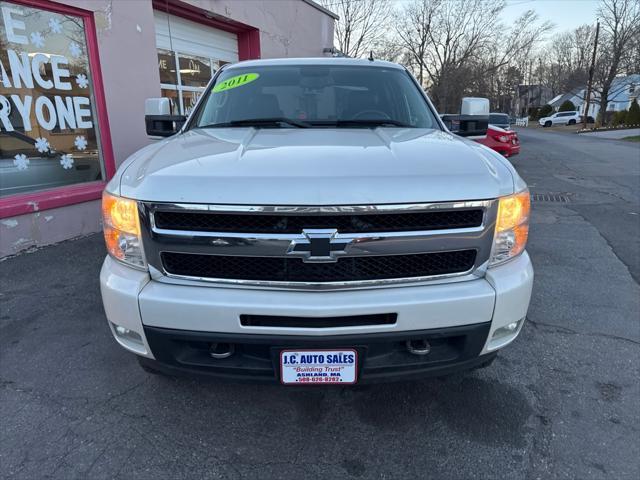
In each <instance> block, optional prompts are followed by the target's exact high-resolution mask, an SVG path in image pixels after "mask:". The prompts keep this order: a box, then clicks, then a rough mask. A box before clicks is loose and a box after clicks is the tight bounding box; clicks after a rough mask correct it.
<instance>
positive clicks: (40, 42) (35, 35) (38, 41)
mask: <svg viewBox="0 0 640 480" xmlns="http://www.w3.org/2000/svg"><path fill="white" fill-rule="evenodd" d="M29 36H30V37H31V43H32V44H34V45H35V46H36V47H38V48H42V47H44V38H42V34H41V33H40V32H31V35H29Z"/></svg>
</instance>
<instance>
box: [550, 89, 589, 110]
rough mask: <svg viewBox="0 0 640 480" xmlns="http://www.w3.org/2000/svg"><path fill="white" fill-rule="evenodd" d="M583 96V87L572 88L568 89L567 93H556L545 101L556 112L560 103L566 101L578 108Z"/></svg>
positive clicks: (584, 93)
mask: <svg viewBox="0 0 640 480" xmlns="http://www.w3.org/2000/svg"><path fill="white" fill-rule="evenodd" d="M585 96H586V89H585V88H574V89H573V90H570V91H569V92H567V93H563V94H560V95H556V96H555V97H553V98H552V99H551V100H549V102H547V105H551V108H553V111H554V112H557V111H558V110H559V109H560V107H561V106H562V104H563V103H564V102H566V101H569V102H571V103H573V104H574V105H575V106H576V108H578V107H579V106H580V105H582V104H583V103H584V97H585Z"/></svg>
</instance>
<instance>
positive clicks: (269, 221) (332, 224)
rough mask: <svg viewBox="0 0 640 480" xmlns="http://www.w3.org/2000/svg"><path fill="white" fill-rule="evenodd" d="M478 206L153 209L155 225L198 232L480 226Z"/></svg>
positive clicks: (380, 230) (352, 230)
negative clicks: (349, 210) (347, 210)
mask: <svg viewBox="0 0 640 480" xmlns="http://www.w3.org/2000/svg"><path fill="white" fill-rule="evenodd" d="M483 215H484V212H483V210H482V209H480V208H473V209H464V210H448V211H432V212H413V213H395V214H377V213H371V214H353V215H345V214H331V213H326V214H324V213H323V214H322V215H267V214H244V215H243V214H237V213H200V212H175V211H170V212H169V211H161V210H160V211H156V212H155V214H154V220H155V224H156V227H157V228H161V229H165V230H186V231H200V232H235V233H300V232H302V230H303V229H305V228H323V229H334V228H335V229H336V230H338V231H340V232H341V233H360V232H362V233H367V232H369V233H370V232H415V231H424V230H444V229H451V228H473V227H479V226H480V225H482V219H483Z"/></svg>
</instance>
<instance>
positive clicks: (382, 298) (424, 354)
mask: <svg viewBox="0 0 640 480" xmlns="http://www.w3.org/2000/svg"><path fill="white" fill-rule="evenodd" d="M487 103H488V102H487ZM147 107H148V112H149V113H150V115H149V116H148V118H147V131H148V132H149V133H150V134H153V135H164V136H168V135H171V136H168V138H165V139H163V140H161V141H158V142H156V143H154V144H152V145H149V146H147V147H145V148H143V149H142V150H140V151H138V152H137V153H135V154H134V155H132V156H131V157H130V158H129V159H128V160H127V161H125V162H124V163H123V164H122V165H121V166H120V168H119V169H118V172H117V174H116V176H115V177H114V178H113V179H112V180H111V182H110V183H109V184H108V186H107V188H106V191H105V193H104V197H103V215H104V233H105V239H106V245H107V249H108V253H109V255H108V256H107V258H106V259H105V261H104V265H103V267H102V272H101V276H100V280H101V288H102V298H103V301H104V308H105V311H106V315H107V318H108V321H109V326H110V328H111V331H112V333H113V335H114V337H115V339H116V340H117V342H118V343H119V344H120V345H122V346H123V347H124V348H125V349H127V350H129V351H131V352H134V353H136V354H137V355H138V358H139V360H140V363H141V365H142V366H143V368H145V369H146V370H148V371H152V372H155V373H158V372H161V373H166V374H192V373H193V374H204V375H209V376H213V377H218V378H226V379H232V380H240V379H247V380H250V381H271V382H280V383H283V384H292V385H296V384H299V385H305V384H328V385H329V384H343V385H344V384H352V383H356V382H372V381H381V380H386V379H400V378H420V377H423V376H427V375H442V374H446V373H449V372H453V371H456V370H463V369H470V368H476V367H480V366H486V365H488V364H490V363H491V361H492V360H493V359H494V357H495V355H496V352H497V351H498V350H499V349H500V348H502V347H504V346H505V345H507V344H508V343H510V342H511V341H513V340H514V339H515V338H516V336H517V335H518V333H519V332H520V330H521V328H522V325H523V323H524V321H525V317H526V314H527V308H528V305H529V299H530V296H531V287H532V282H533V269H532V266H531V263H530V260H529V256H528V255H527V253H526V251H525V245H526V242H527V236H528V229H529V226H528V225H529V210H530V197H529V192H528V190H527V186H526V185H525V183H524V181H523V180H522V179H521V178H520V177H519V176H518V174H517V173H516V171H515V170H514V168H513V167H512V166H511V164H510V163H509V162H508V161H507V160H506V159H505V158H504V157H502V156H501V155H499V154H497V153H495V152H493V151H492V150H490V149H488V148H486V147H484V146H482V145H479V144H478V143H475V142H473V141H470V140H467V139H465V138H461V137H460V136H458V135H453V134H451V133H450V132H449V131H448V130H447V129H446V127H445V126H444V124H443V123H442V122H441V120H440V119H439V117H438V115H437V113H436V111H435V109H434V107H433V105H432V104H431V102H430V101H429V99H428V98H427V96H426V95H425V94H424V92H423V90H422V89H421V88H420V86H419V84H418V83H417V82H416V80H415V79H414V78H413V77H412V76H411V74H410V73H409V72H408V71H407V70H406V69H405V68H404V67H402V66H399V65H396V64H393V63H388V62H383V61H377V60H376V61H369V60H355V59H341V58H323V59H287V60H256V61H246V62H240V63H237V64H234V65H226V66H225V67H224V68H222V69H221V70H219V71H218V72H217V73H216V75H215V77H214V78H213V79H212V80H211V83H210V85H209V86H208V87H207V90H206V92H205V93H204V95H203V96H202V98H201V100H200V101H199V103H198V105H197V106H196V108H195V110H194V111H193V113H192V114H191V115H190V116H189V118H188V119H183V118H179V117H175V116H170V115H165V114H168V113H170V112H169V111H168V106H167V103H166V99H150V100H149V101H147ZM485 107H486V108H485ZM474 108H475V109H477V108H480V110H479V111H475V112H474V111H473V109H474ZM485 110H486V111H485ZM462 113H463V114H468V115H462V116H461V117H460V119H461V128H460V133H461V134H462V135H473V134H475V135H478V134H482V133H483V131H485V130H486V125H487V120H488V104H487V105H485V104H484V103H482V101H475V100H473V99H471V100H469V101H467V103H465V105H464V108H463V112H462ZM478 113H480V114H481V115H480V116H475V115H474V114H478ZM151 114H153V115H151ZM185 120H186V122H185V123H184V124H183V125H181V124H182V123H183V121H185ZM179 124H180V125H179Z"/></svg>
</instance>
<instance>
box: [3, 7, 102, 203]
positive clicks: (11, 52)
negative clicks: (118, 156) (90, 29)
mask: <svg viewBox="0 0 640 480" xmlns="http://www.w3.org/2000/svg"><path fill="white" fill-rule="evenodd" d="M0 17H1V18H0V197H6V196H9V195H13V194H16V193H27V192H34V191H39V190H43V189H48V188H52V187H59V186H64V185H71V184H77V183H84V182H91V181H95V180H102V179H104V178H105V172H104V166H103V160H102V154H101V148H100V141H99V138H100V136H99V132H98V131H97V129H98V122H97V114H96V110H95V101H94V87H93V79H92V74H91V71H90V68H89V58H88V49H87V40H86V32H85V23H84V19H83V18H82V17H79V16H73V15H63V14H59V13H54V12H50V11H45V10H39V9H35V8H30V7H26V6H22V5H18V4H15V3H11V2H7V1H1V0H0Z"/></svg>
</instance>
